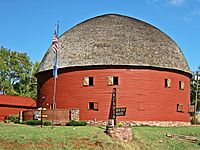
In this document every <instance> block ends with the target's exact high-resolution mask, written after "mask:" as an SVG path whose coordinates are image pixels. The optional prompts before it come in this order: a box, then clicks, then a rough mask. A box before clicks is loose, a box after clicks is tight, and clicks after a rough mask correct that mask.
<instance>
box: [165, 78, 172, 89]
mask: <svg viewBox="0 0 200 150" xmlns="http://www.w3.org/2000/svg"><path fill="white" fill-rule="evenodd" d="M165 87H167V88H170V87H171V79H165Z"/></svg>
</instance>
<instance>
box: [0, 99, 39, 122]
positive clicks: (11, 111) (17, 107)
mask: <svg viewBox="0 0 200 150" xmlns="http://www.w3.org/2000/svg"><path fill="white" fill-rule="evenodd" d="M35 107H36V102H35V101H34V100H33V99H31V98H29V97H24V96H11V95H0V121H3V120H4V119H5V117H6V116H9V115H15V114H19V112H20V111H24V110H27V109H32V108H35Z"/></svg>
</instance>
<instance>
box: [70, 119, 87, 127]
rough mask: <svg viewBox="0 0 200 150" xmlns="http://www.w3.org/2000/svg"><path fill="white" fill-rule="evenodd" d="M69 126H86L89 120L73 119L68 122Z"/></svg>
mask: <svg viewBox="0 0 200 150" xmlns="http://www.w3.org/2000/svg"><path fill="white" fill-rule="evenodd" d="M66 125H67V126H86V125H87V122H86V121H75V120H71V121H69V122H68V123H67V124H66Z"/></svg>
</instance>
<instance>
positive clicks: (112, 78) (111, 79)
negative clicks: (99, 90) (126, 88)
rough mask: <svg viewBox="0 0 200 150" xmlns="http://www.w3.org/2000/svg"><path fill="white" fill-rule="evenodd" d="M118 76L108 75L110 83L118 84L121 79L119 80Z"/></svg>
mask: <svg viewBox="0 0 200 150" xmlns="http://www.w3.org/2000/svg"><path fill="white" fill-rule="evenodd" d="M118 79H119V78H118V77H114V76H108V85H118V84H119V81H118Z"/></svg>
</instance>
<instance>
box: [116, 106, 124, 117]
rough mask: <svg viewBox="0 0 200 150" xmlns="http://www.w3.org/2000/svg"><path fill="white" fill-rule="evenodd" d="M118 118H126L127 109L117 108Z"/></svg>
mask: <svg viewBox="0 0 200 150" xmlns="http://www.w3.org/2000/svg"><path fill="white" fill-rule="evenodd" d="M115 111H116V116H125V115H126V107H121V108H116V109H115Z"/></svg>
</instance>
